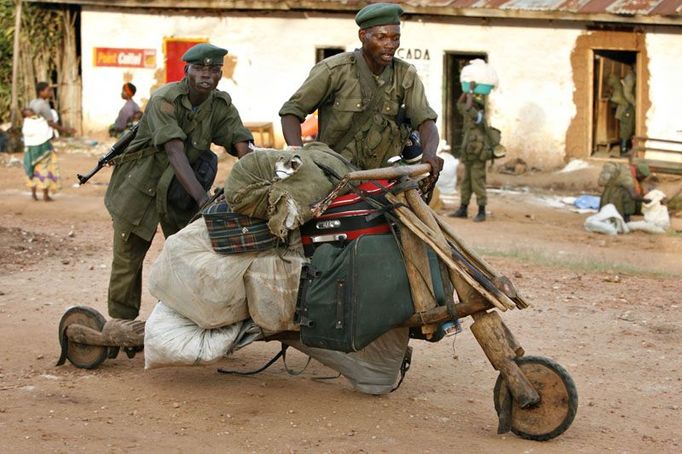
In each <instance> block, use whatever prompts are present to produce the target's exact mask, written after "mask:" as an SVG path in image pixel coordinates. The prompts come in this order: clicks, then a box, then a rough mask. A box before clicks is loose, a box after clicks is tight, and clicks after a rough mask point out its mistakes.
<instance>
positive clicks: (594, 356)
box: [0, 153, 682, 453]
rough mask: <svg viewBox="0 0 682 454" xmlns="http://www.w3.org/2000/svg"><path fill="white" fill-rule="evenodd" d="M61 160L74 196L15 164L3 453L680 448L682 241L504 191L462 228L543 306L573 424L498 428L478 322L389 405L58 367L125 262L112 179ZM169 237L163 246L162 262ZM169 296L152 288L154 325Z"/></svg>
mask: <svg viewBox="0 0 682 454" xmlns="http://www.w3.org/2000/svg"><path fill="white" fill-rule="evenodd" d="M7 158H8V157H7V156H6V155H5V156H2V159H3V160H4V161H6V160H7ZM61 159H62V161H61V164H62V171H63V176H64V190H63V192H61V193H59V194H57V196H56V197H55V199H56V200H55V201H54V202H52V203H44V202H33V201H31V200H30V198H29V194H28V192H27V191H26V190H24V189H23V187H22V180H21V175H22V170H21V168H20V167H7V166H5V165H4V162H3V165H2V166H0V345H1V346H2V347H1V350H0V438H1V439H2V440H3V442H2V448H1V449H0V450H1V451H3V452H164V453H165V452H278V453H279V452H314V453H318V452H343V453H346V452H433V453H444V452H455V451H456V450H457V451H462V452H504V453H507V452H510V453H521V452H523V453H530V452H542V453H565V452H604V451H613V452H623V453H624V452H632V453H639V452H680V450H681V449H682V448H680V444H682V422H681V420H682V410H681V406H682V359H681V358H680V342H681V341H682V296H681V295H682V283H681V282H680V276H681V275H682V237H681V236H680V234H679V233H678V234H668V235H664V236H656V237H654V236H647V235H646V234H631V235H627V236H619V237H614V238H612V237H605V236H598V235H593V234H588V233H587V232H585V231H584V230H583V229H582V221H583V218H584V215H578V214H575V213H571V212H569V211H566V210H558V209H554V208H548V207H546V206H543V205H541V204H536V203H534V202H533V199H532V198H530V197H528V196H525V197H522V196H518V195H501V194H493V195H491V201H490V211H491V212H492V215H491V217H490V218H489V221H488V222H485V223H483V224H474V223H472V222H471V221H458V222H455V221H452V223H453V225H455V226H456V228H457V229H458V231H459V232H460V233H461V235H462V236H463V237H464V238H465V239H466V240H467V241H468V242H470V244H472V245H473V246H475V247H476V248H478V249H479V250H480V251H481V252H482V253H483V254H484V255H485V256H486V257H487V258H488V259H489V261H490V262H491V263H492V264H493V265H494V266H495V267H496V268H498V269H500V270H503V271H504V273H505V274H507V275H508V276H510V277H512V279H513V281H514V283H515V284H516V286H517V287H518V288H519V289H520V290H521V291H522V292H523V293H524V294H525V296H526V297H527V299H528V300H529V301H531V302H532V303H533V307H532V308H530V309H527V310H524V311H514V312H511V313H506V314H503V318H504V319H505V320H506V322H507V323H508V325H509V326H510V328H511V330H512V331H513V332H514V333H515V334H516V336H517V337H518V339H519V340H520V341H521V343H522V345H523V346H524V347H525V350H526V352H527V354H531V355H545V356H549V357H552V358H554V359H555V360H557V361H558V362H559V363H561V364H562V365H563V366H564V367H566V368H567V369H568V370H569V371H570V373H571V374H572V376H573V378H574V380H575V381H576V384H577V387H578V391H579V395H580V407H579V409H578V414H577V417H576V419H575V422H574V423H573V425H572V427H571V428H570V429H569V430H568V431H567V432H566V433H565V434H564V435H562V436H560V437H559V438H557V439H555V440H553V441H550V442H545V443H539V442H531V441H526V440H523V439H520V438H518V437H516V436H514V435H512V434H507V435H497V434H496V415H495V410H494V408H493V402H492V389H493V384H494V382H495V379H496V375H497V374H496V373H495V371H494V370H493V369H492V367H491V366H490V364H489V363H488V362H487V360H486V358H485V356H484V354H483V352H482V351H481V350H480V348H479V346H478V345H477V344H476V341H475V340H474V338H473V336H472V335H471V333H470V332H469V331H468V330H466V329H465V332H464V333H462V334H460V335H458V336H456V337H455V341H454V342H453V341H452V340H447V341H442V342H440V343H436V344H427V343H424V342H412V345H413V346H414V348H415V354H414V361H413V364H412V370H411V371H410V372H409V373H408V376H407V378H406V380H405V382H404V384H403V386H402V387H401V388H400V389H399V390H398V391H396V392H395V393H393V394H390V395H387V396H384V397H371V396H366V395H362V394H359V393H357V392H354V391H352V389H351V388H350V387H349V385H348V384H347V383H346V382H344V380H342V379H339V380H335V381H326V382H320V381H315V380H313V379H312V378H313V377H315V376H324V375H329V373H330V371H329V370H327V369H326V368H324V367H323V366H321V365H319V364H315V363H313V364H312V365H311V367H309V368H308V370H307V371H306V372H305V373H304V374H303V375H301V376H297V377H293V376H289V375H287V374H286V373H285V371H284V369H283V367H282V365H281V363H278V364H276V365H275V366H274V367H272V368H270V369H268V370H267V371H266V372H264V373H262V374H260V375H257V376H254V377H227V376H222V375H220V374H218V373H216V366H208V367H194V368H166V369H155V370H151V371H145V370H144V369H143V364H144V359H143V357H142V355H138V356H136V357H135V358H134V359H132V360H130V359H127V358H126V357H125V356H124V355H121V356H120V357H119V358H118V359H115V360H107V361H106V362H105V363H104V364H103V365H102V366H101V367H100V368H99V369H97V370H95V371H88V370H80V369H76V368H74V367H73V366H72V365H70V364H68V363H67V365H65V366H61V367H55V362H56V360H57V357H58V356H59V346H58V342H57V324H58V322H59V319H60V317H61V315H62V314H63V312H64V310H65V309H66V308H68V307H69V306H72V305H90V306H93V307H95V308H96V309H98V310H99V311H100V312H102V313H103V314H106V303H105V296H106V289H107V281H108V273H109V266H110V265H109V263H110V259H111V238H110V237H111V227H110V221H109V219H108V216H107V213H106V211H105V209H104V207H103V203H102V195H103V193H104V190H105V186H104V183H105V182H106V181H107V179H108V175H109V172H108V170H105V171H103V172H102V174H101V175H98V176H97V177H96V178H95V179H94V180H93V183H94V184H88V185H87V186H84V187H82V188H74V187H72V185H73V183H74V182H75V178H74V174H75V172H76V171H77V170H78V171H83V170H88V169H89V168H90V167H91V165H92V164H93V163H94V158H93V157H92V156H87V155H84V154H77V153H76V154H68V153H66V154H65V153H62V154H61ZM223 166H224V165H223ZM545 178H546V179H547V178H549V179H550V180H551V179H552V178H553V177H551V176H550V177H547V176H545ZM564 178H566V177H564ZM510 181H511V182H512V183H513V182H514V179H513V178H511V179H510ZM508 182H509V181H508ZM679 221H680V219H676V220H675V222H676V226H677V228H680V223H679ZM161 243H162V239H161V237H160V235H159V237H158V238H157V241H156V243H155V246H154V249H153V251H152V253H150V254H149V256H148V261H149V262H151V261H152V260H153V259H154V257H155V256H156V254H157V253H158V251H159V248H160V246H161ZM154 303H155V302H154V300H153V299H152V297H151V296H150V295H145V297H144V300H143V312H144V316H146V315H148V314H149V312H150V311H151V309H152V307H153V305H154ZM469 324H470V321H469V320H466V321H465V327H468V326H469ZM277 350H278V344H277V343H256V344H254V345H251V346H249V347H248V348H246V349H244V350H242V351H239V352H238V353H237V354H236V355H235V356H234V357H231V358H227V359H225V360H223V361H222V362H221V363H219V366H225V367H230V368H235V367H243V368H252V367H254V366H257V365H260V364H262V363H263V362H264V361H265V360H266V359H268V358H269V357H270V356H271V355H273V354H274V352H276V351H277ZM290 361H291V366H293V367H295V366H297V365H300V364H303V362H304V358H303V356H302V355H301V354H300V353H298V354H297V353H294V354H292V355H291V358H290Z"/></svg>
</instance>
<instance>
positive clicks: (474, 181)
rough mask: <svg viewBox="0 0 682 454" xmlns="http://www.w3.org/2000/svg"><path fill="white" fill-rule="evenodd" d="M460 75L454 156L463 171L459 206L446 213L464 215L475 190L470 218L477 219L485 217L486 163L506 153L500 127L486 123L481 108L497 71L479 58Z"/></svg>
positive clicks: (492, 85)
mask: <svg viewBox="0 0 682 454" xmlns="http://www.w3.org/2000/svg"><path fill="white" fill-rule="evenodd" d="M460 79H461V81H462V95H461V96H460V97H459V99H458V100H457V110H458V111H459V113H460V114H461V115H462V132H463V137H462V145H461V148H460V149H459V150H458V157H459V159H460V161H461V162H463V163H464V175H463V178H462V181H461V184H460V206H459V208H458V209H457V211H455V212H454V213H451V214H450V216H451V217H455V218H466V217H467V216H468V214H467V209H468V207H469V201H470V200H471V196H472V194H476V203H477V204H478V214H477V215H476V217H475V218H474V222H481V221H485V219H486V211H485V206H486V203H487V195H486V163H487V162H488V161H489V160H494V159H495V158H502V157H504V156H505V154H506V151H505V149H504V147H503V146H502V145H501V144H500V140H501V134H500V131H499V130H498V129H495V128H492V127H490V125H488V122H487V119H486V111H485V108H486V102H485V97H486V96H487V95H488V94H490V91H491V90H492V89H493V88H494V87H495V86H496V85H497V84H498V80H497V73H496V72H495V70H494V69H493V68H492V67H490V66H489V65H488V64H487V63H486V62H484V61H483V60H480V59H476V60H473V61H472V62H471V63H469V64H468V65H467V66H465V67H464V68H463V69H462V73H461V75H460ZM456 156H457V154H456Z"/></svg>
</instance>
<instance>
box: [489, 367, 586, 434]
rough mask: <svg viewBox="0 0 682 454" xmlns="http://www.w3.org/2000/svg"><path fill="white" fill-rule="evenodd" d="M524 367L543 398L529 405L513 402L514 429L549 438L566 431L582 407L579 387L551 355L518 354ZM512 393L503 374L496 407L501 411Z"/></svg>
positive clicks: (499, 384) (525, 373) (496, 393)
mask: <svg viewBox="0 0 682 454" xmlns="http://www.w3.org/2000/svg"><path fill="white" fill-rule="evenodd" d="M516 363H517V364H518V365H519V367H520V368H521V371H522V372H523V374H524V375H525V376H526V378H527V379H528V380H529V381H530V383H531V384H532V385H533V387H534V388H535V390H536V391H537V392H538V394H540V402H539V403H538V404H537V405H534V406H532V407H529V408H521V407H520V406H519V404H518V403H517V402H516V401H513V402H512V403H511V406H512V407H511V421H510V422H511V431H512V432H513V433H515V434H516V435H518V436H519V437H521V438H526V439H528V440H537V441H546V440H551V439H552V438H555V437H557V436H559V435H561V434H562V433H564V432H565V431H566V429H568V428H569V426H570V425H571V423H572V422H573V418H575V413H576V411H577V410H578V391H577V389H576V387H575V383H574V382H573V379H572V378H571V376H570V375H569V374H568V372H566V369H564V368H563V367H561V366H560V365H559V364H557V363H556V362H554V361H553V360H551V359H549V358H545V357H542V356H522V357H519V358H516ZM505 393H509V390H508V389H507V384H506V382H505V380H504V379H503V378H502V375H500V376H499V377H497V382H496V383H495V391H494V399H495V410H496V411H497V413H498V415H499V414H500V410H501V407H502V402H503V401H504V399H505V398H506V397H508V396H505V395H504V394H505Z"/></svg>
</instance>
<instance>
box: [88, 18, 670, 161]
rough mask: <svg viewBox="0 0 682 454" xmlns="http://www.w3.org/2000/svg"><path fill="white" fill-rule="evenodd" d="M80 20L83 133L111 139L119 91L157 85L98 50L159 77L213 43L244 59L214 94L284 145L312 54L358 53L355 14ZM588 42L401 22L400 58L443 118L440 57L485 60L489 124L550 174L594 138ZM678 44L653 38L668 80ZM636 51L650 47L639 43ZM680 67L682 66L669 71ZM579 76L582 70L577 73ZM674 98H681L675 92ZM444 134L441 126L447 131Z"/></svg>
mask: <svg viewBox="0 0 682 454" xmlns="http://www.w3.org/2000/svg"><path fill="white" fill-rule="evenodd" d="M82 14H83V16H82V34H81V36H82V52H83V94H84V97H83V104H84V105H83V113H84V126H85V129H86V131H87V130H89V131H97V130H104V129H106V127H107V126H108V125H109V124H110V123H111V122H113V120H114V118H115V116H116V113H117V111H118V109H119V108H120V105H121V103H122V102H121V100H120V97H119V93H120V86H121V84H122V83H123V82H124V81H126V80H127V78H132V81H133V83H135V84H136V85H137V86H138V89H139V92H138V95H137V96H136V99H138V100H140V99H142V98H148V97H149V92H150V89H151V88H152V87H153V86H155V85H156V84H157V79H155V70H153V69H133V70H130V69H126V68H102V67H94V66H93V61H92V53H93V48H94V47H122V48H152V49H156V51H157V71H158V73H159V74H162V69H163V38H164V37H167V36H175V37H178V38H208V39H209V40H210V41H211V42H213V43H215V44H218V45H221V46H224V47H227V48H228V49H229V50H230V55H232V56H234V57H236V58H237V66H236V69H235V72H234V75H233V78H232V79H231V80H228V79H223V80H222V81H221V83H220V86H219V87H220V88H221V89H224V90H226V91H228V92H229V93H230V94H231V95H232V97H233V99H234V101H235V104H236V106H237V107H238V108H239V110H240V112H241V114H242V118H243V119H244V121H247V122H248V121H254V122H255V121H271V122H273V124H274V126H275V132H276V135H277V136H278V142H279V143H281V131H280V127H279V117H278V116H277V111H278V110H279V107H280V106H281V105H282V103H283V102H284V101H285V100H286V99H287V98H288V97H289V96H290V95H291V93H292V92H293V91H294V90H295V89H296V88H297V87H298V86H299V85H300V84H301V82H302V81H303V80H304V78H305V77H306V75H307V74H308V71H309V70H310V67H311V66H312V65H313V64H314V59H315V48H316V47H342V48H345V49H349V50H350V49H353V48H354V47H356V46H358V45H359V42H358V39H357V27H356V26H355V23H354V22H353V20H352V16H351V15H340V16H335V17H316V16H311V17H308V18H305V17H304V16H277V15H263V16H259V17H248V16H247V15H244V14H242V15H223V16H207V17H196V16H179V15H177V16H163V15H150V14H146V13H140V14H128V13H117V12H107V11H97V10H88V9H87V8H86V9H84V11H83V13H82ZM585 34H586V32H585V31H584V30H583V29H582V28H580V27H579V26H570V27H569V26H561V25H559V24H555V23H550V24H548V25H547V26H546V27H538V26H536V25H535V24H533V23H530V22H523V21H514V22H511V21H504V22H502V21H499V20H490V21H486V20H481V19H452V20H449V21H445V22H436V21H429V22H423V21H417V20H412V21H406V22H404V24H403V27H402V35H403V37H402V46H403V48H402V49H401V50H400V51H399V56H401V57H403V58H404V59H406V60H407V61H409V62H411V63H413V64H415V65H416V66H417V68H418V70H419V72H420V75H421V77H422V79H423V80H424V83H425V85H426V89H427V96H428V98H429V101H430V102H431V104H432V106H433V107H434V109H435V110H436V111H437V112H438V113H439V114H442V112H443V101H444V100H443V83H444V80H443V79H444V77H443V72H444V71H443V59H444V54H445V53H446V52H477V53H486V54H487V55H488V58H489V62H490V63H491V64H492V65H493V66H494V67H495V69H496V70H497V72H498V74H499V77H500V81H501V83H500V87H499V88H498V89H496V90H494V92H493V93H492V95H491V96H490V104H489V105H490V107H491V109H490V122H491V124H493V125H494V126H496V127H497V128H499V129H500V130H501V131H502V134H503V143H504V144H505V145H506V146H507V148H508V150H509V155H510V156H511V157H516V156H519V157H521V158H523V159H524V160H526V161H527V162H528V163H529V164H531V165H534V166H537V167H541V168H551V167H556V166H560V165H562V164H563V162H564V159H565V157H566V155H567V154H568V155H569V156H575V157H587V156H588V151H587V148H586V146H587V144H588V143H589V142H588V138H587V137H586V136H585V134H586V132H585V131H587V130H589V118H590V117H589V115H590V113H589V112H581V109H585V106H587V105H588V104H589V102H585V99H583V98H584V96H586V94H585V93H587V88H580V87H579V85H580V84H583V85H585V87H586V86H587V85H586V84H588V83H589V77H590V76H589V74H587V72H585V71H584V69H585V68H586V64H583V63H585V62H586V60H585V59H586V58H587V57H586V55H587V53H586V52H587V51H586V49H587V48H588V47H589V44H590V43H589V42H587V43H586V42H584V41H581V40H584V39H585V38H584V36H583V35H585ZM630 35H632V34H630ZM587 36H589V34H588V35H587ZM671 36H672V35H668V34H661V35H660V36H657V37H654V38H653V41H652V42H651V44H650V47H651V51H652V52H654V51H655V52H656V53H658V54H660V55H657V56H656V58H655V60H654V61H655V65H656V68H660V70H661V71H667V69H666V65H673V66H674V67H671V69H673V70H677V71H676V73H677V74H679V65H682V63H680V61H682V60H680V58H679V56H680V53H682V50H680V49H681V48H682V46H679V45H678V46H677V47H676V48H672V46H671V44H670V43H671V41H670V40H671ZM588 39H589V38H588ZM618 39H620V38H618ZM624 39H625V40H627V39H632V38H627V37H625V38H624ZM576 43H577V44H576ZM635 47H637V46H635ZM576 49H577V50H576ZM637 49H639V50H641V51H645V50H646V49H644V46H643V41H641V46H639V47H637ZM645 53H646V52H645ZM674 59H676V60H677V61H676V62H674V63H673V60H674ZM581 62H582V63H581ZM575 69H578V70H580V71H581V72H585V73H584V74H574V70H575ZM126 73H128V75H126ZM673 74H674V73H673V72H672V71H671V74H670V75H669V76H668V75H665V76H660V78H658V79H656V80H657V81H658V80H660V83H661V84H663V85H664V86H663V87H661V88H660V89H659V90H658V91H657V92H656V99H657V100H659V99H660V101H659V102H660V104H661V106H660V107H657V110H656V111H655V112H654V113H653V114H651V115H649V114H647V115H648V116H647V122H648V123H647V125H648V126H647V127H648V128H650V127H651V126H652V125H653V124H658V123H659V122H661V121H663V120H665V122H666V123H671V122H673V121H674V120H673V115H671V114H670V112H671V110H672V109H674V108H675V107H676V106H679V105H680V102H679V100H678V101H677V102H676V103H674V104H671V103H670V102H669V101H668V99H670V93H668V92H667V91H666V90H668V87H670V86H673V84H672V80H673V78H674V75H673ZM581 90H582V91H581ZM677 93H678V95H677V96H679V90H678V91H677ZM664 105H665V107H664ZM645 112H646V111H645ZM661 127H662V128H666V127H665V126H661ZM439 128H441V129H442V128H443V125H442V124H441V123H440V122H439ZM681 128H682V127H680V128H677V129H681Z"/></svg>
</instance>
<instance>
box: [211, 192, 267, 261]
mask: <svg viewBox="0 0 682 454" xmlns="http://www.w3.org/2000/svg"><path fill="white" fill-rule="evenodd" d="M201 215H202V216H203V217H204V221H205V222H206V227H207V229H208V237H209V238H210V239H211V246H212V247H213V250H214V251H215V252H217V253H218V254H223V255H229V254H238V253H240V252H252V251H262V250H265V249H270V248H274V247H275V246H276V245H277V241H278V239H277V237H276V236H274V235H273V234H271V233H270V230H268V223H267V222H266V221H263V220H261V219H255V218H251V217H248V216H244V215H241V214H238V213H234V212H232V211H231V210H230V207H229V205H228V204H227V202H226V201H225V197H224V196H222V195H221V196H220V197H218V198H217V199H216V200H215V201H214V202H213V203H212V204H211V205H209V206H208V207H206V208H205V209H204V210H203V211H202V213H201Z"/></svg>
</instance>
